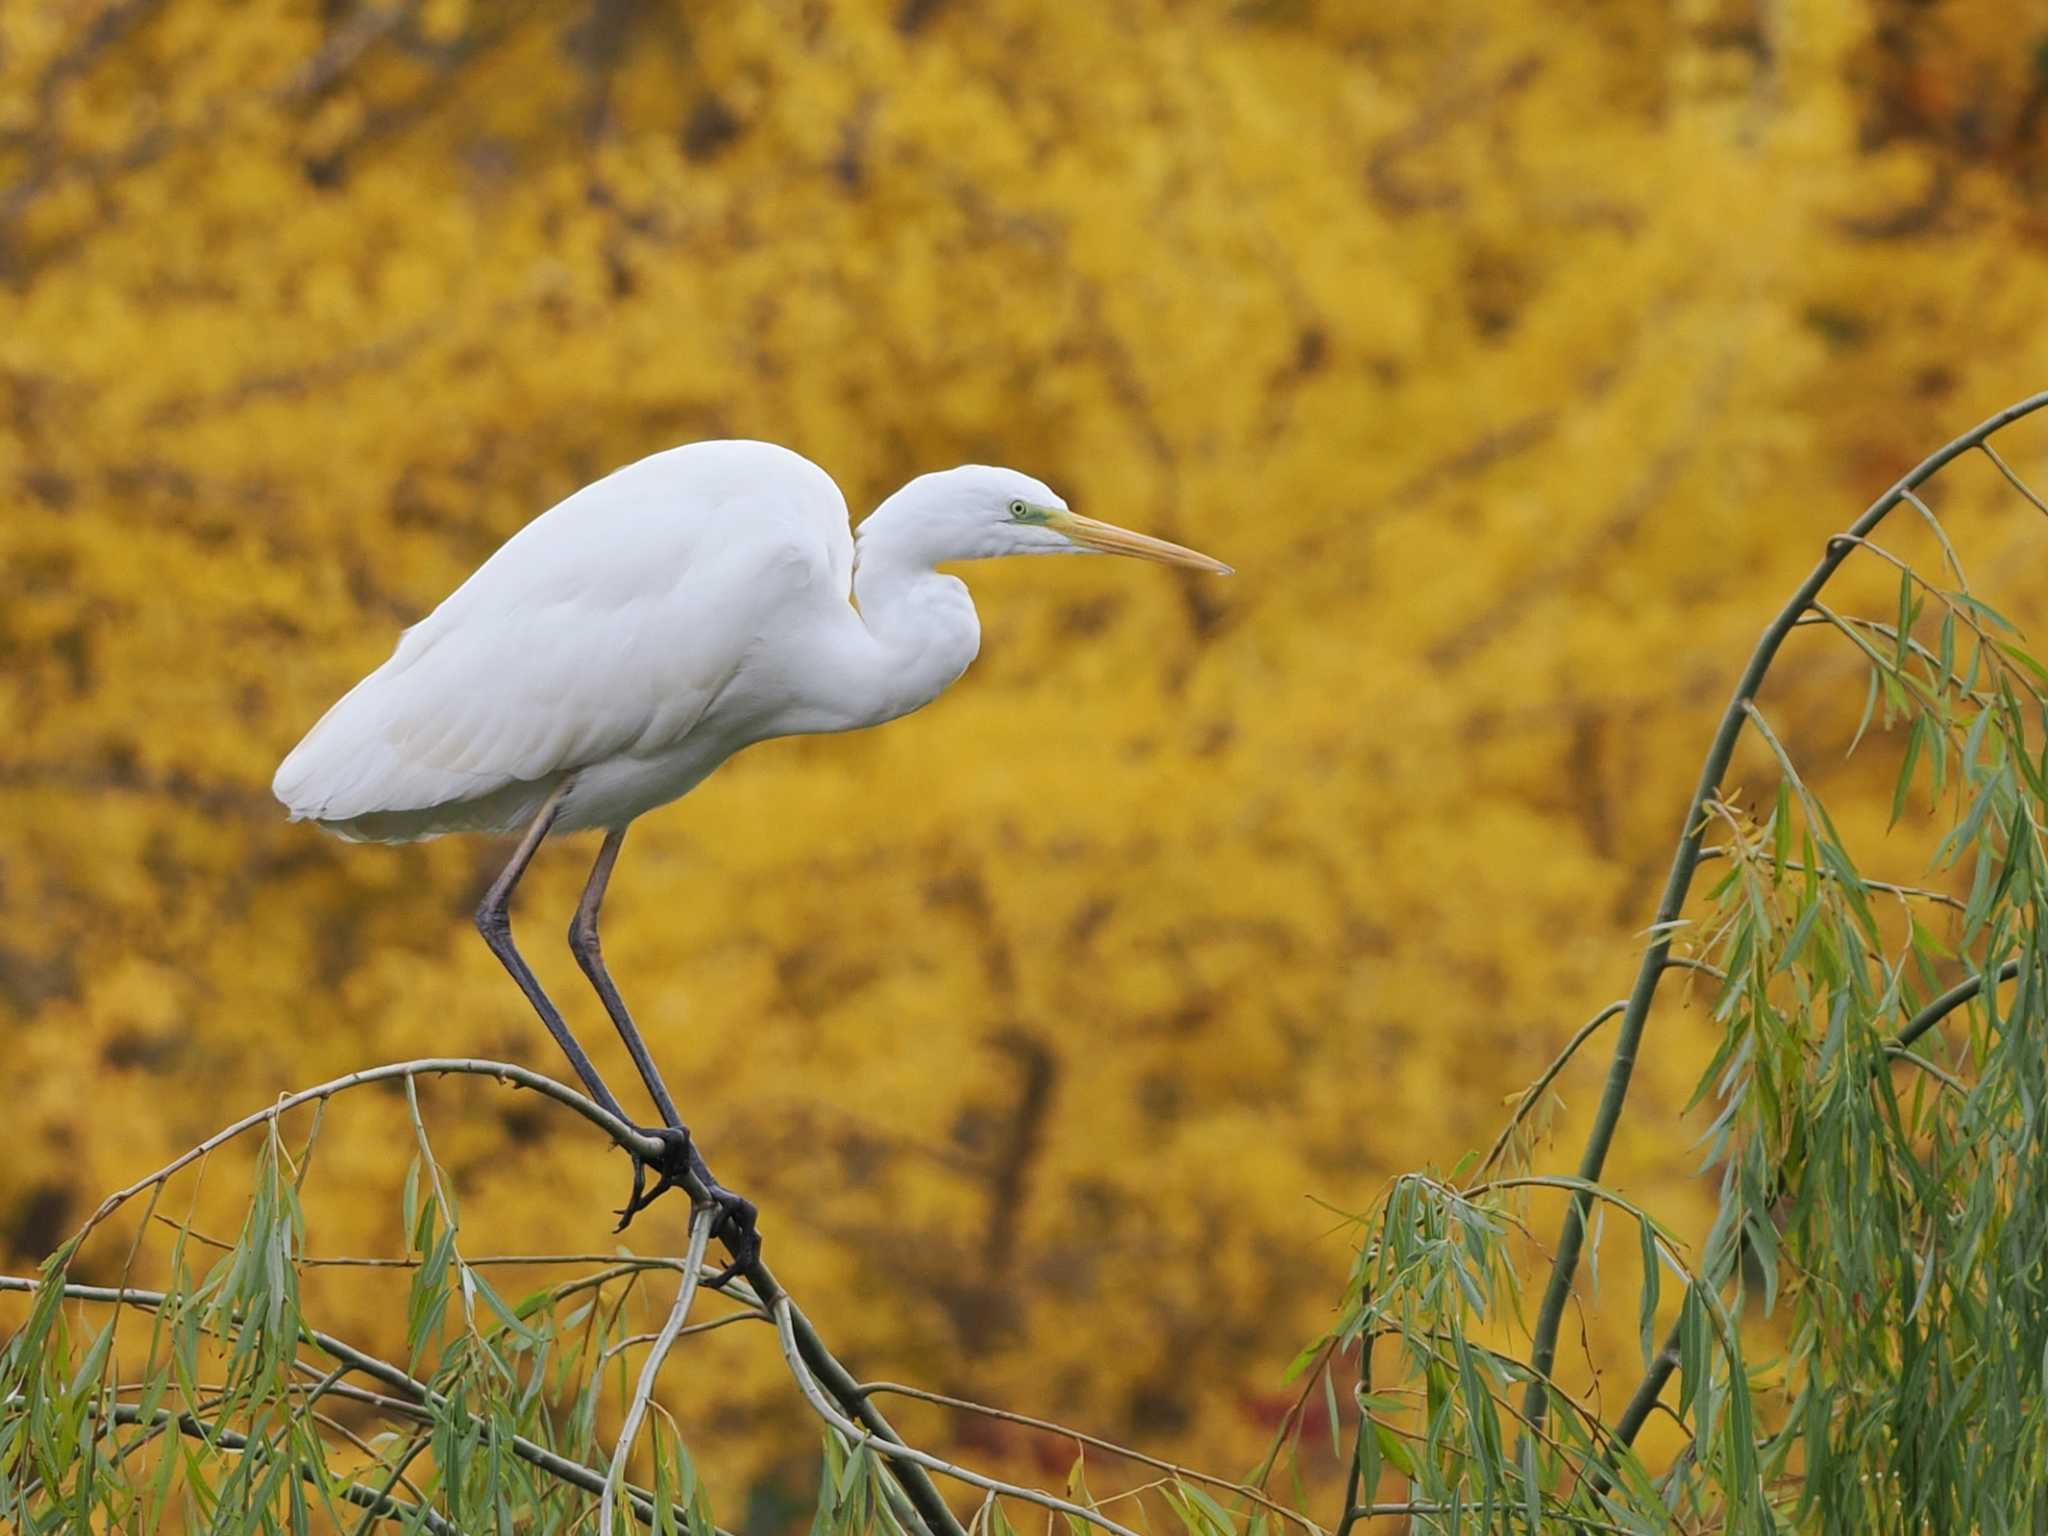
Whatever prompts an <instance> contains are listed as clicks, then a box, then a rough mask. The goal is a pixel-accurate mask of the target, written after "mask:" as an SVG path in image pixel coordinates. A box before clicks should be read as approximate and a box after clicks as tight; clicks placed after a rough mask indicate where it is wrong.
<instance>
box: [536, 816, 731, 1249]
mask: <svg viewBox="0 0 2048 1536" xmlns="http://www.w3.org/2000/svg"><path fill="white" fill-rule="evenodd" d="M625 840H626V829H625V828H624V827H616V828H614V829H613V830H612V831H610V832H608V833H606V834H605V839H604V846H603V847H601V848H599V849H598V850H597V862H596V863H595V864H593V865H592V866H591V868H590V879H589V881H588V882H587V883H586V884H585V885H584V887H583V899H582V900H581V901H579V902H578V903H577V904H576V916H575V918H574V919H573V920H571V922H570V924H569V949H570V951H571V952H572V953H573V954H574V955H575V956H576V963H577V964H578V965H580V966H582V967H583V974H584V975H585V976H587V977H589V978H590V984H591V986H593V987H594V988H596V989H597V995H598V997H599V998H600V999H601V1000H602V1001H603V1003H604V1011H605V1012H606V1013H608V1014H610V1015H611V1021H612V1025H613V1027H614V1028H616V1029H617V1030H618V1032H619V1038H620V1039H621V1040H623V1041H625V1043H626V1050H627V1051H628V1052H629V1053H630V1054H631V1055H632V1058H633V1065H634V1066H635V1067H637V1068H638V1069H639V1072H640V1080H641V1081H642V1082H643V1083H645V1084H646V1085H647V1092H648V1095H649V1096H650V1097H651V1098H652V1099H653V1100H654V1104H655V1107H656V1108H657V1109H659V1110H660V1111H661V1117H662V1120H663V1121H664V1122H665V1126H664V1128H663V1130H656V1131H650V1132H649V1133H648V1134H650V1135H653V1136H657V1137H660V1138H661V1139H662V1140H663V1142H664V1143H665V1144H667V1145H669V1146H670V1147H671V1149H672V1155H671V1157H670V1158H669V1159H667V1160H665V1161H664V1162H663V1163H662V1164H661V1165H659V1166H658V1169H657V1171H658V1172H659V1174H660V1177H659V1178H658V1179H657V1180H656V1181H655V1184H654V1187H653V1188H652V1189H650V1190H647V1191H646V1192H645V1194H643V1193H642V1191H641V1180H640V1170H639V1168H638V1167H637V1166H636V1167H635V1168H634V1170H633V1194H632V1198H631V1199H629V1200H628V1201H627V1202H626V1208H625V1209H624V1210H623V1211H621V1212H620V1213H619V1218H620V1220H619V1227H620V1229H621V1230H624V1228H625V1226H626V1223H628V1222H630V1221H631V1220H632V1219H633V1216H634V1214H635V1213H636V1212H637V1211H639V1210H640V1209H642V1208H643V1207H644V1206H647V1205H650V1204H652V1203H653V1201H654V1198H655V1196H657V1195H659V1194H661V1193H662V1191H663V1190H666V1189H668V1188H669V1187H670V1186H671V1185H673V1184H674V1183H675V1182H676V1181H677V1179H678V1178H679V1177H680V1175H681V1174H682V1172H683V1169H684V1168H685V1167H687V1168H689V1169H690V1171H691V1172H693V1173H695V1174H696V1176H697V1177H698V1179H699V1180H701V1181H702V1182H703V1185H704V1188H705V1190H706V1192H707V1193H709V1194H710V1196H711V1198H712V1199H713V1200H715V1201H717V1202H718V1204H719V1206H720V1207H721V1208H722V1209H723V1210H724V1212H725V1216H724V1221H723V1223H722V1228H723V1232H722V1235H723V1236H724V1237H725V1238H726V1240H727V1244H728V1246H729V1247H730V1248H731V1249H732V1252H733V1259H734V1263H733V1265H732V1266H730V1267H728V1268H727V1269H726V1271H725V1272H724V1274H722V1275H720V1276H719V1277H718V1279H717V1280H716V1281H715V1282H711V1283H713V1284H719V1285H722V1284H723V1283H724V1282H725V1281H726V1280H728V1279H730V1278H731V1277H732V1275H733V1273H734V1272H735V1270H736V1269H737V1268H738V1267H739V1266H740V1265H742V1264H744V1263H746V1262H747V1261H749V1260H751V1259H752V1258H753V1257H754V1255H755V1254H757V1253H759V1252H760V1250H761V1238H760V1235H759V1233H758V1232H756V1230H755V1226H754V1221H755V1214H756V1213H755V1208H754V1203H753V1202H752V1201H751V1200H748V1199H747V1198H745V1197H744V1196H742V1195H737V1194H734V1193H733V1192H732V1191H731V1190H729V1189H727V1188H726V1187H725V1186H724V1185H723V1184H721V1183H719V1182H718V1180H717V1179H715V1178H713V1177H712V1174H711V1170H710V1168H709V1167H707V1166H706V1165H705V1162H704V1158H703V1154H701V1153H700V1152H698V1150H697V1147H696V1144H695V1142H693V1141H692V1140H691V1138H690V1132H689V1128H688V1127H687V1126H685V1125H684V1124H683V1120H682V1116H681V1115H679V1114H677V1113H676V1103H675V1100H674V1099H673V1098H671V1097H670V1096H669V1091H668V1085H667V1084H666V1083H664V1082H663V1081H662V1080H661V1069H660V1068H658V1067H657V1066H655V1064H654V1057H653V1056H652V1054H650V1053H649V1051H648V1049H647V1042H646V1041H644V1040H642V1039H641V1038H640V1031H639V1029H638V1028H637V1027H635V1025H634V1023H633V1016H632V1015H631V1014H630V1013H628V1012H627V1011H626V1001H625V999H624V998H622V997H620V996H619V989H618V987H617V985H616V984H615V983H614V982H613V981H612V978H611V973H610V972H609V971H607V970H606V969H605V966H604V953H603V951H602V949H601V948H600V947H599V943H598V934H597V915H598V912H599V910H600V909H601V908H602V907H603V905H604V892H605V887H606V886H607V885H609V884H610V883H611V878H612V866H613V865H615V864H616V863H618V859H619V848H620V847H621V845H623V844H624V842H625ZM671 1138H675V1140H671Z"/></svg>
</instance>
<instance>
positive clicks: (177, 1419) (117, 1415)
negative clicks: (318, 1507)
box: [92, 1403, 462, 1536]
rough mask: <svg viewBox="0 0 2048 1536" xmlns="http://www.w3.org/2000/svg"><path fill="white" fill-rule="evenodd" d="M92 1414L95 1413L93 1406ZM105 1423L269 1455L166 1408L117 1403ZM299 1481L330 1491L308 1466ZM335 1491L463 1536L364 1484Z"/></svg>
mask: <svg viewBox="0 0 2048 1536" xmlns="http://www.w3.org/2000/svg"><path fill="white" fill-rule="evenodd" d="M92 1411H97V1405H95V1407H94V1409H93V1410H92ZM106 1417H107V1420H108V1422H109V1423H112V1424H141V1425H146V1426H147V1427H148V1428H149V1429H150V1430H151V1431H152V1432H155V1431H161V1430H164V1429H175V1430H177V1431H178V1433H179V1434H181V1435H184V1436H186V1437H187V1438H188V1439H192V1440H203V1441H205V1442H206V1444H208V1445H210V1446H212V1447H214V1448H215V1449H217V1450H223V1451H233V1452H235V1453H237V1454H238V1455H244V1454H245V1455H252V1456H255V1457H258V1458H259V1459H260V1458H262V1457H264V1456H267V1455H269V1454H270V1448H269V1447H268V1446H267V1445H266V1444H265V1443H264V1442H263V1441H260V1440H259V1441H255V1442H253V1443H252V1442H251V1441H250V1439H249V1437H248V1436H247V1435H244V1434H240V1433H238V1432H237V1431H235V1430H232V1429H226V1428H223V1427H222V1426H220V1425H218V1424H209V1423H207V1422H206V1421H205V1420H204V1419H201V1418H199V1417H198V1416H197V1415H196V1414H191V1413H178V1412H175V1411H174V1410H172V1409H169V1408H158V1409H154V1410H152V1411H151V1412H149V1413H144V1412H143V1411H142V1409H141V1408H140V1407H138V1406H136V1405H135V1404H132V1403H116V1404H115V1405H114V1407H113V1411H112V1412H111V1413H110V1414H108V1415H107V1416H106ZM295 1470H296V1471H297V1473H298V1478H299V1481H300V1482H302V1483H304V1484H306V1485H307V1486H308V1487H310V1488H328V1487H333V1485H332V1484H331V1483H329V1482H328V1480H327V1479H325V1478H323V1477H322V1476H321V1473H320V1470H319V1469H317V1468H315V1467H313V1466H312V1465H310V1464H309V1463H306V1462H299V1463H298V1464H297V1466H296V1468H295ZM334 1491H335V1492H336V1493H338V1494H340V1495H341V1497H342V1499H343V1500H345V1501H346V1502H348V1503H350V1504H353V1505H355V1506H356V1507H357V1508H359V1509H366V1510H368V1511H369V1512H370V1513H371V1514H372V1515H375V1516H377V1517H378V1518H379V1519H383V1520H399V1521H405V1522H407V1523H409V1524H411V1525H412V1527H413V1529H415V1530H426V1531H432V1532H433V1533H434V1536H462V1531H461V1528H460V1527H459V1526H456V1525H452V1524H450V1523H449V1521H448V1519H447V1517H446V1516H444V1515H440V1514H437V1513H435V1512H434V1511H433V1510H431V1509H428V1508H425V1507H424V1506H422V1505H418V1504H408V1503H406V1502H405V1500H403V1499H395V1498H393V1497H392V1496H391V1495H390V1494H389V1493H383V1492H379V1491H378V1490H377V1489H375V1488H372V1487H370V1486H368V1485H367V1484H365V1483H343V1484H342V1485H340V1486H339V1487H338V1488H334Z"/></svg>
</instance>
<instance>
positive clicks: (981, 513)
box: [860, 464, 1231, 576]
mask: <svg viewBox="0 0 2048 1536" xmlns="http://www.w3.org/2000/svg"><path fill="white" fill-rule="evenodd" d="M860 533H861V536H862V539H863V542H864V543H865V542H866V541H867V540H869V539H872V538H873V537H875V536H876V535H884V534H886V536H887V537H888V539H889V541H890V542H891V543H892V544H895V545H897V546H898V547H900V548H903V549H904V550H906V551H908V552H913V553H914V554H915V555H916V556H917V557H918V558H920V559H923V560H927V561H929V562H930V563H931V564H933V565H940V564H944V563H945V562H947V561H951V560H983V559H989V558H992V557H994V556H996V555H1087V554H1103V555H1129V556H1132V557H1133V558H1135V559H1139V560H1156V561H1158V562H1159V563H1160V564H1162V565H1184V566H1189V567H1192V568H1193V569H1195V570H1198V571H1212V572H1214V573H1215V574H1217V575H1219V576H1228V575H1230V574H1231V568H1230V567H1229V566H1227V565H1225V564H1224V563H1223V562H1222V561H1220V560H1213V559H1211V558H1210V557H1209V556H1207V555H1205V554H1202V553H1200V552H1199V551H1196V550H1192V549H1189V548H1187V547H1186V546H1184V545H1180V544H1172V543H1169V542H1167V541H1166V540H1165V539H1155V538H1153V537H1152V536H1151V535H1149V534H1143V533H1133V532H1131V531H1130V530H1129V529H1127V528H1119V527H1117V526H1116V525H1115V524H1114V523H1103V522H1097V521H1096V520H1095V519H1094V518H1092V517H1083V516H1082V515H1081V514H1080V513H1078V512H1075V511H1074V510H1072V509H1071V508H1070V507H1068V505H1067V504H1066V502H1065V501H1064V500H1063V499H1062V498H1061V497H1060V496H1059V495H1058V494H1057V493H1056V492H1054V491H1053V489H1052V488H1051V487H1050V486H1048V485H1047V484H1046V483H1045V482H1044V481H1042V480H1034V479H1032V478H1031V476H1029V475H1026V474H1020V473H1019V472H1018V471H1016V470H1014V469H996V468H992V467H990V466H989V465H986V464H963V465H961V466H960V467H959V468H958V469H947V470H941V471H939V472H938V473H936V474H930V475H920V476H918V477H917V479H915V480H913V481H911V482H910V483H909V484H908V485H906V486H904V487H903V489H902V490H900V491H898V492H897V493H896V494H895V495H894V496H891V497H890V498H889V499H888V500H887V501H885V502H883V503H882V504H881V506H879V507H877V508H876V509H875V511H874V513H873V514H872V515H871V516H870V517H869V518H868V519H867V521H866V522H864V523H862V524H861V527H860Z"/></svg>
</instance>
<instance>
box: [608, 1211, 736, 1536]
mask: <svg viewBox="0 0 2048 1536" xmlns="http://www.w3.org/2000/svg"><path fill="white" fill-rule="evenodd" d="M717 1220H718V1207H717V1206H715V1205H712V1204H710V1203H709V1202H708V1201H707V1202H706V1203H705V1204H703V1205H700V1206H698V1207H697V1209H696V1210H695V1211H694V1212H692V1213H691V1217H690V1251H689V1253H688V1255H687V1256H686V1257H685V1259H684V1260H683V1279H682V1283H681V1284H680V1285H678V1286H677V1287H676V1303H675V1305H674V1306H673V1307H671V1308H669V1314H668V1321H667V1322H665V1323H663V1324H662V1325H661V1332H660V1333H658V1334H656V1335H655V1338H654V1348H653V1349H651V1350H649V1351H648V1353H647V1358H646V1359H645V1360H644V1361H642V1362H641V1364H640V1380H639V1381H638V1382H637V1383H636V1384H635V1385H634V1387H633V1400H632V1402H631V1403H630V1404H628V1405H627V1408H626V1422H625V1423H624V1424H622V1425H620V1426H619V1438H618V1443H617V1444H616V1445H614V1446H613V1447H612V1464H611V1470H610V1471H609V1473H607V1475H606V1477H605V1480H604V1492H603V1493H602V1494H600V1495H599V1496H598V1501H597V1528H598V1530H599V1531H600V1532H602V1533H603V1536H611V1532H612V1494H613V1490H614V1489H616V1488H617V1487H618V1486H619V1484H621V1483H623V1482H624V1481H625V1479H626V1457H627V1456H628V1455H629V1454H630V1453H631V1451H632V1449H633V1441H634V1438H635V1437H636V1436H638V1435H639V1433H640V1421H641V1420H642V1419H644V1418H646V1416H647V1405H648V1403H650V1402H651V1401H653V1398H654V1382H655V1378H656V1377H658V1376H659V1375H660V1374H661V1366H662V1362H663V1361H665V1360H666V1359H668V1352H669V1350H670V1349H671V1348H673V1347H674V1345H675V1342H676V1336H677V1335H678V1334H680V1333H681V1332H682V1331H683V1324H685V1323H686V1322H688V1321H689V1320H690V1303H691V1302H693V1301H695V1300H696V1299H697V1281H698V1278H699V1276H701V1275H702V1273H703V1269H704V1250H705V1248H706V1247H707V1246H709V1244H710V1242H711V1228H712V1226H713V1224H714V1223H716V1222H717Z"/></svg>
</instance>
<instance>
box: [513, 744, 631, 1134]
mask: <svg viewBox="0 0 2048 1536" xmlns="http://www.w3.org/2000/svg"><path fill="white" fill-rule="evenodd" d="M568 789H569V781H568V780H566V779H565V780H563V782H562V783H561V784H560V785H559V786H557V787H556V789H555V791H554V793H553V794H551V795H549V796H548V798H547V802H546V803H545V804H544V805H542V806H541V808H540V814H539V815H538V816H536V817H534V818H533V823H532V825H531V826H529V827H528V828H527V829H526V835H525V836H524V837H522V838H520V840H519V846H518V848H517V849H515V850H514V851H513V854H512V862H511V863H509V864H507V865H506V866H505V872H504V873H503V874H501V875H499V876H498V878H497V879H496V880H494V881H492V882H491V888H490V889H489V890H488V891H486V892H484V899H483V904H482V905H481V906H479V907H478V908H477V909H476V927H477V932H479V933H481V934H482V935H483V936H484V942H485V943H486V944H488V945H490V946H491V953H492V954H494V955H496V956H497V957H498V963H499V964H501V965H503V966H504V967H505V969H506V970H508V971H510V972H511V973H512V979H513V980H514V981H516V982H518V983H519V990H520V991H522V992H524V993H525V994H526V1000H527V1001H528V1002H529V1003H531V1004H533V1011H534V1012H535V1013H537V1014H539V1015H540V1021H541V1023H543V1024H545V1025H547V1027H548V1033H549V1034H551V1035H553V1036H554V1037H555V1044H557V1045H559V1046H560V1047H561V1048H562V1054H563V1055H564V1056H567V1057H568V1058H569V1065H570V1066H572V1067H574V1068H575V1069H576V1075H577V1076H578V1077H580V1078H582V1079H583V1086H584V1088H585V1089H586V1090H587V1091H588V1092H589V1094H590V1096H591V1097H592V1098H593V1099H595V1100H597V1102H598V1103H599V1104H601V1105H603V1106H604V1107H605V1108H606V1109H608V1110H610V1111H611V1112H612V1113H613V1114H615V1115H617V1116H618V1117H619V1118H620V1119H621V1120H623V1119H625V1118H626V1112H625V1110H623V1109H621V1108H620V1107H619V1101H618V1100H617V1099H615V1098H613V1097H612V1091H611V1089H609V1088H607V1087H605V1085H604V1079H603V1078H602V1077H600V1076H598V1072H597V1068H596V1067H595V1066H594V1065H593V1064H592V1063H591V1060H590V1058H589V1057H588V1056H586V1055H584V1054H583V1047H582V1046H580V1045H578V1044H577V1043H576V1037H575V1036H574V1035H572V1034H570V1033H569V1026H568V1025H567V1024H565V1023H563V1022H562V1016H561V1014H559V1013H557V1012H556V1011H555V1005H554V1004H553V1003H551V1002H549V1001H548V995H547V993H545V992H543V991H542V990H541V989H540V983H539V982H538V981H536V980H535V979H534V975H533V972H532V971H531V970H530V969H529V968H528V967H527V964H526V962H525V960H523V959H521V958H520V954H519V951H518V950H517V949H516V948H514V947H513V944H512V914H511V912H510V911H509V910H508V909H507V903H508V902H510V901H511V899H512V888H513V887H514V886H516V885H518V884H519V877H520V876H521V875H523V874H525V873H526V866H527V865H528V864H531V863H532V862H533V855H534V851H535V850H536V849H538V848H539V847H540V844H541V839H542V838H544V837H546V836H547V835H548V829H549V828H550V827H552V826H553V825H554V824H555V817H556V816H557V815H558V814H559V813H560V811H561V809H562V796H563V795H564V794H566V793H567V792H568Z"/></svg>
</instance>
